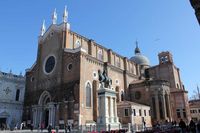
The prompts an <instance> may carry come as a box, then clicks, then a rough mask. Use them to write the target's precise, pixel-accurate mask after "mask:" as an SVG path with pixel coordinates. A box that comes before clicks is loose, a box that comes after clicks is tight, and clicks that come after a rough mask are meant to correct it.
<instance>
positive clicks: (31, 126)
mask: <svg viewBox="0 0 200 133" xmlns="http://www.w3.org/2000/svg"><path fill="white" fill-rule="evenodd" d="M30 129H31V132H33V124H31V125H30Z"/></svg>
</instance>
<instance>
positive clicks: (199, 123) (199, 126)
mask: <svg viewBox="0 0 200 133" xmlns="http://www.w3.org/2000/svg"><path fill="white" fill-rule="evenodd" d="M197 131H198V133H200V120H199V121H198V123H197Z"/></svg>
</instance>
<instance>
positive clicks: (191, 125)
mask: <svg viewBox="0 0 200 133" xmlns="http://www.w3.org/2000/svg"><path fill="white" fill-rule="evenodd" d="M189 129H190V131H191V132H192V133H196V125H195V123H194V121H193V120H191V121H190V124H189Z"/></svg>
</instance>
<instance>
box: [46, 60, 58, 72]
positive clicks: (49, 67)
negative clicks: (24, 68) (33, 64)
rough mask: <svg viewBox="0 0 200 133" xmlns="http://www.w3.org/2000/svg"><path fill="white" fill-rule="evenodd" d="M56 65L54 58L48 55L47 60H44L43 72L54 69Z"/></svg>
mask: <svg viewBox="0 0 200 133" xmlns="http://www.w3.org/2000/svg"><path fill="white" fill-rule="evenodd" d="M55 65H56V59H55V57H54V56H50V57H49V58H48V59H47V60H46V63H45V68H44V69H45V72H46V73H48V74H49V73H51V72H52V71H53V69H54V67H55Z"/></svg>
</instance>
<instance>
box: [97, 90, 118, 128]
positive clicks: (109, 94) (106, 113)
mask: <svg viewBox="0 0 200 133" xmlns="http://www.w3.org/2000/svg"><path fill="white" fill-rule="evenodd" d="M98 101H99V117H98V118H97V131H109V130H115V129H119V126H120V123H119V119H118V117H117V103H116V92H115V91H114V90H112V89H110V88H104V87H101V88H100V89H99V90H98Z"/></svg>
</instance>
